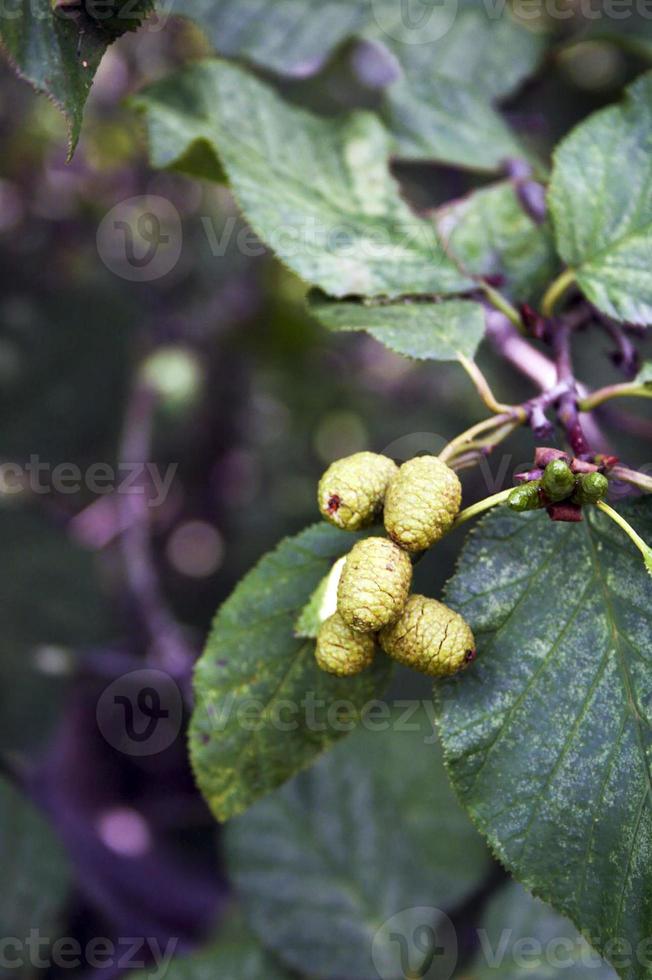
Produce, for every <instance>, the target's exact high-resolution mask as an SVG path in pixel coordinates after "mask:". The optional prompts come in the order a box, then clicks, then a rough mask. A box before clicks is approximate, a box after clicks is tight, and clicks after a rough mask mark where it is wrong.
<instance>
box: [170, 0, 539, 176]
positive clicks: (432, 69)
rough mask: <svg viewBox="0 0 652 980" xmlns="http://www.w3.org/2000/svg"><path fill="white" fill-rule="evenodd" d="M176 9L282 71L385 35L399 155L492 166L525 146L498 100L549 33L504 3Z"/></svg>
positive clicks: (311, 68) (234, 49)
mask: <svg viewBox="0 0 652 980" xmlns="http://www.w3.org/2000/svg"><path fill="white" fill-rule="evenodd" d="M173 9H174V11H175V12H176V13H179V14H181V15H182V16H186V17H191V18H193V19H194V20H196V21H197V23H199V24H200V25H201V26H202V27H203V29H204V30H205V32H206V33H207V35H208V36H209V38H210V39H211V40H212V42H213V43H214V45H215V47H216V49H217V51H218V52H219V53H220V54H223V55H227V56H231V57H240V58H246V59H247V60H250V61H253V62H255V63H257V64H259V65H262V66H264V67H265V68H269V69H271V70H273V71H275V72H279V73H281V74H290V75H307V74H314V72H316V71H317V70H318V69H319V68H320V66H321V65H322V64H323V62H324V61H325V60H326V58H327V57H328V56H329V55H330V54H331V53H332V51H333V50H334V48H335V47H336V46H337V45H339V44H340V43H341V42H342V41H344V40H345V39H347V38H350V37H353V36H356V37H361V38H366V39H368V40H372V41H374V42H376V43H378V42H380V43H381V44H383V45H384V46H385V47H386V48H389V50H390V51H391V52H392V54H393V55H394V56H395V57H396V59H397V60H398V63H399V64H400V66H401V68H402V71H403V78H402V80H401V81H399V82H397V83H396V84H395V85H392V86H391V88H390V90H389V92H388V97H387V103H386V118H387V119H388V121H389V123H390V127H391V128H392V130H393V132H394V134H395V136H396V139H397V149H398V152H399V154H400V155H401V156H404V157H409V158H419V159H423V158H426V159H436V160H443V161H446V162H448V163H454V164H461V165H462V166H467V167H471V168H473V169H480V170H493V169H496V167H498V166H499V164H500V163H501V162H502V161H503V160H504V159H505V158H506V157H509V156H520V155H522V154H523V150H522V148H521V147H520V145H519V143H518V141H517V140H516V139H515V138H514V137H513V136H512V134H511V133H510V130H509V129H508V127H507V126H506V125H505V123H504V122H503V121H502V119H501V118H500V116H499V114H498V113H497V112H496V110H495V109H494V108H493V106H492V104H491V101H492V100H493V99H496V98H500V97H504V96H506V95H508V94H509V93H511V92H512V91H513V90H514V89H515V88H516V87H517V86H518V85H519V83H520V82H521V81H522V80H523V78H525V77H526V76H527V75H529V74H531V73H532V72H533V71H534V70H535V68H536V67H537V64H538V62H539V59H540V57H541V53H542V50H543V47H544V42H543V40H542V38H541V37H540V36H539V35H536V34H533V33H531V32H530V31H527V30H525V29H523V27H521V26H519V25H517V24H516V23H515V22H514V21H513V20H512V19H511V17H510V16H509V13H508V12H506V11H505V9H503V10H501V11H500V12H496V11H491V12H490V13H488V12H486V11H484V10H480V9H478V5H477V4H476V3H475V2H472V0H464V2H463V3H461V4H460V3H458V2H457V0H455V2H454V3H453V2H450V0H449V2H446V3H443V4H440V3H434V4H432V5H431V6H430V9H429V10H425V11H424V10H423V9H422V8H421V7H417V9H416V11H415V12H409V13H408V14H407V15H406V14H405V12H404V9H403V7H402V6H401V5H400V4H397V3H396V0H328V2H323V0H286V2H284V3H277V2H275V0H246V2H242V0H240V2H238V3H233V2H231V0H221V2H217V3H215V2H208V0H190V2H188V0H183V2H180V0H179V2H177V4H176V6H175V7H174V8H173Z"/></svg>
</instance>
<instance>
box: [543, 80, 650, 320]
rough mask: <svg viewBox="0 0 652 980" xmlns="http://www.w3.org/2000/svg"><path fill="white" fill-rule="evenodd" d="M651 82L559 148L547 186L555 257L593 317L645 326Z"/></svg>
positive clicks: (636, 88) (591, 120)
mask: <svg viewBox="0 0 652 980" xmlns="http://www.w3.org/2000/svg"><path fill="white" fill-rule="evenodd" d="M651 144H652V74H647V75H644V76H642V77H641V78H639V79H638V80H637V81H636V82H635V83H634V84H633V85H631V86H630V88H629V89H628V90H627V95H626V98H625V101H624V102H623V103H622V105H619V106H612V107H610V108H607V109H603V110H602V111H601V112H598V113H596V114H595V115H593V116H590V117H589V119H587V120H586V121H585V122H583V123H582V124H581V125H580V126H578V127H577V128H576V129H575V130H573V132H572V133H571V134H570V135H569V136H568V137H567V138H566V139H565V140H564V141H563V142H562V143H561V144H560V146H559V147H558V149H557V151H556V153H555V167H554V171H553V175H552V180H551V184H550V194H549V201H550V209H551V211H552V216H553V220H554V225H555V231H556V235H557V244H558V247H559V252H560V254H561V256H562V258H563V259H564V261H565V262H566V264H567V265H568V266H569V267H570V268H571V269H573V270H574V271H575V274H576V277H577V282H578V284H579V286H580V288H581V289H582V291H583V292H584V294H585V295H586V296H587V297H588V298H589V299H590V300H591V301H592V302H593V303H595V305H596V306H597V307H599V309H601V310H603V311H604V312H605V313H608V314H609V315H611V316H614V317H617V318H618V319H621V320H628V321H631V322H632V323H642V324H647V323H649V322H650V321H652V267H651V265H650V248H651V247H652V156H651V155H650V145H651Z"/></svg>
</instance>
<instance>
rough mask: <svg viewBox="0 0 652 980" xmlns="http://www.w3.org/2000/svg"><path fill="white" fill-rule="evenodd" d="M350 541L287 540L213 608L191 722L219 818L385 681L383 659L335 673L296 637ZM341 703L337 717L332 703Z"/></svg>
mask: <svg viewBox="0 0 652 980" xmlns="http://www.w3.org/2000/svg"><path fill="white" fill-rule="evenodd" d="M356 540H357V536H356V535H352V534H347V533H346V532H344V531H338V530H337V529H336V528H331V527H328V526H327V525H326V524H317V525H315V526H314V527H310V528H308V529H306V530H305V531H303V532H302V533H301V534H298V535H296V537H293V538H287V539H286V540H285V541H283V542H282V543H281V544H280V545H279V547H278V548H277V549H276V550H275V551H272V552H270V553H269V554H267V555H266V556H265V557H264V558H263V559H262V561H261V562H260V563H259V564H258V565H257V566H256V567H255V568H254V569H253V570H252V571H251V572H249V574H248V575H246V576H245V578H244V579H243V580H242V581H241V582H240V584H239V585H238V587H237V588H236V590H235V592H233V594H232V595H231V597H230V598H229V599H227V601H226V602H225V603H224V605H223V606H222V607H221V609H220V610H219V612H218V615H217V617H216V619H215V623H214V625H213V628H212V630H211V633H210V636H209V638H208V642H207V644H206V649H205V651H204V654H203V656H202V657H201V659H200V660H199V661H198V663H197V667H196V671H195V695H196V707H195V712H194V714H193V718H192V723H191V728H190V748H191V757H192V762H193V767H194V770H195V775H196V777H197V782H198V784H199V787H200V789H201V791H202V792H203V794H204V796H205V797H206V799H207V800H208V803H209V805H210V806H211V808H212V810H213V812H214V814H215V815H216V817H217V818H218V820H227V819H229V817H232V816H234V815H235V814H237V813H240V812H242V811H243V810H244V809H246V808H247V807H248V806H250V805H251V804H252V803H253V802H254V801H255V800H257V799H258V798H259V797H260V796H263V795H264V794H265V793H268V792H270V791H271V790H273V789H275V788H276V787H277V786H280V785H281V783H283V782H285V780H287V779H289V778H290V776H292V775H293V774H294V773H295V772H297V770H299V769H301V768H303V767H304V766H307V765H308V764H309V763H311V762H312V761H313V759H314V758H315V756H317V755H318V754H319V753H320V752H322V751H323V750H324V749H326V748H328V747H329V746H330V745H331V744H333V743H334V742H335V741H336V740H337V739H338V738H340V737H341V736H342V735H343V734H345V733H346V730H347V725H348V724H349V722H351V724H352V725H353V724H354V723H355V721H356V720H357V716H358V714H359V712H360V711H361V709H362V708H363V707H364V705H365V704H366V703H367V702H368V701H369V700H370V699H371V698H375V697H378V695H379V693H380V692H381V691H382V690H383V689H384V686H385V684H386V683H387V680H388V677H389V673H390V665H389V664H388V662H387V661H386V660H385V659H384V658H383V657H382V655H380V654H379V655H378V657H377V660H376V663H375V665H374V666H373V667H372V668H371V669H370V670H368V671H365V672H364V673H363V674H360V675H359V676H358V677H355V678H338V677H333V676H332V675H330V674H326V673H324V672H323V671H321V670H320V669H319V668H318V667H317V664H316V661H315V657H314V643H313V642H312V641H311V640H301V639H297V638H296V637H295V636H294V624H295V621H296V618H297V616H298V614H299V613H300V611H301V610H302V608H303V607H304V606H305V604H306V602H307V601H308V599H309V597H310V595H311V594H312V592H313V590H314V589H315V588H316V586H317V585H318V584H319V581H320V580H321V579H322V578H323V576H324V574H325V573H326V572H327V571H328V569H329V567H330V566H331V565H332V563H333V561H335V560H336V559H337V558H339V557H340V556H341V555H343V554H345V553H346V552H347V551H349V549H350V548H351V547H352V545H353V544H354V542H355V541H356ZM342 699H343V700H344V702H345V704H344V706H342V705H340V707H342V713H343V717H342V719H340V721H338V717H337V711H335V715H331V716H330V717H329V716H328V709H329V708H331V706H332V705H333V704H334V702H336V701H342ZM336 707H337V706H336ZM333 710H335V709H333ZM344 716H346V717H344Z"/></svg>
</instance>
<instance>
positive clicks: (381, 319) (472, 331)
mask: <svg viewBox="0 0 652 980" xmlns="http://www.w3.org/2000/svg"><path fill="white" fill-rule="evenodd" d="M308 308H309V310H310V312H311V313H312V314H313V316H316V317H317V319H318V320H319V321H320V322H321V323H323V324H324V326H326V327H328V329H329V330H335V331H341V330H365V331H366V332H367V333H368V334H371V336H372V337H375V339H376V340H378V341H380V343H381V344H384V345H385V347H389V348H390V350H393V351H395V352H396V353H397V354H403V355H404V356H405V357H414V358H418V359H421V360H434V361H454V360H456V358H457V357H458V355H459V354H460V353H462V354H466V356H467V357H471V358H472V357H473V356H474V355H475V352H476V350H477V349H478V345H479V344H480V341H481V340H482V337H483V335H484V328H485V323H484V310H483V308H482V307H481V306H480V304H479V303H473V302H471V301H470V300H444V301H442V302H441V303H434V302H414V301H408V300H399V301H398V302H396V303H371V302H369V303H356V302H354V301H351V300H348V301H336V300H331V299H329V298H328V297H327V296H324V294H323V293H320V292H317V291H315V290H313V291H312V292H311V293H310V294H309V296H308Z"/></svg>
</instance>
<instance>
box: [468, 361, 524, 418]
mask: <svg viewBox="0 0 652 980" xmlns="http://www.w3.org/2000/svg"><path fill="white" fill-rule="evenodd" d="M458 360H459V362H460V364H461V365H462V367H463V368H464V370H465V371H466V373H467V374H468V376H469V378H470V379H471V381H472V382H473V384H474V385H475V387H476V390H477V392H478V394H479V395H480V398H481V399H482V401H483V402H484V403H485V405H486V406H487V408H488V409H489V411H490V412H494V413H495V414H496V415H502V414H503V413H504V412H516V413H518V412H519V411H522V409H520V408H519V406H516V405H504V404H503V403H502V402H499V401H498V399H497V398H496V396H495V395H494V393H493V391H492V390H491V386H490V385H489V382H488V381H487V379H486V378H485V376H484V374H483V373H482V371H481V370H480V368H479V367H478V365H477V364H476V363H475V361H472V360H471V359H470V358H468V357H467V356H466V355H465V354H459V355H458Z"/></svg>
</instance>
